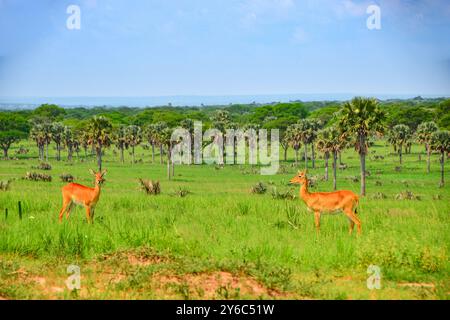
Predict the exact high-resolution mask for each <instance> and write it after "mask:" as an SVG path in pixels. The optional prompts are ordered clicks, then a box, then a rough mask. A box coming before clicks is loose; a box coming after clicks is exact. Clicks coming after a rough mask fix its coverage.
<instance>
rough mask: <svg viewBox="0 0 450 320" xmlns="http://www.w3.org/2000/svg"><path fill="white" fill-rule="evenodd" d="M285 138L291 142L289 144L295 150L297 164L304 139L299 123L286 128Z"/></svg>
mask: <svg viewBox="0 0 450 320" xmlns="http://www.w3.org/2000/svg"><path fill="white" fill-rule="evenodd" d="M285 139H286V141H288V142H289V145H290V146H291V147H292V149H294V151H295V165H297V164H298V150H299V149H300V148H301V146H302V140H301V137H300V134H299V129H298V125H297V124H292V125H290V126H289V127H287V129H286V133H285Z"/></svg>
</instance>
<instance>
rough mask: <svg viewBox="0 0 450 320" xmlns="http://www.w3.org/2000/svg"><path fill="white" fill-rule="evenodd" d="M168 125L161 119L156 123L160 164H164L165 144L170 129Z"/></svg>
mask: <svg viewBox="0 0 450 320" xmlns="http://www.w3.org/2000/svg"><path fill="white" fill-rule="evenodd" d="M168 128H169V127H168V125H167V123H165V122H164V121H160V122H158V123H156V125H155V129H156V132H157V134H156V142H157V144H158V146H159V162H160V164H163V155H164V145H165V142H166V138H167V137H166V136H165V134H167V130H166V129H168Z"/></svg>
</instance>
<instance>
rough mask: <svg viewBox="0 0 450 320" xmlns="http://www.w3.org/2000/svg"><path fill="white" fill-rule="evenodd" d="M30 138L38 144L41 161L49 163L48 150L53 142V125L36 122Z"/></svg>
mask: <svg viewBox="0 0 450 320" xmlns="http://www.w3.org/2000/svg"><path fill="white" fill-rule="evenodd" d="M30 138H31V139H32V140H34V141H35V142H36V145H37V147H38V150H39V160H41V161H43V160H44V158H45V161H48V148H49V145H50V141H51V140H52V125H51V124H50V123H49V122H36V123H34V124H33V127H32V128H31V131H30Z"/></svg>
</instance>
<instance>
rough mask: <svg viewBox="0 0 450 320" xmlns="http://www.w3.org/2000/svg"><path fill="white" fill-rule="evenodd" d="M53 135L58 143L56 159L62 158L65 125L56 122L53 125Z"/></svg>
mask: <svg viewBox="0 0 450 320" xmlns="http://www.w3.org/2000/svg"><path fill="white" fill-rule="evenodd" d="M51 137H52V139H53V141H54V142H55V143H56V160H57V161H60V160H61V146H62V144H63V142H64V125H62V124H61V123H59V122H55V123H53V124H52V126H51Z"/></svg>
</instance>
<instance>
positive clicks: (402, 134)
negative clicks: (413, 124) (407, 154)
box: [391, 124, 412, 164]
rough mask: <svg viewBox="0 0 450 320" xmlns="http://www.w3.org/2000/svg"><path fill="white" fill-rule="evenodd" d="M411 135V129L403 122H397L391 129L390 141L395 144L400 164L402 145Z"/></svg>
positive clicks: (404, 144)
mask: <svg viewBox="0 0 450 320" xmlns="http://www.w3.org/2000/svg"><path fill="white" fill-rule="evenodd" d="M411 137H412V134H411V130H410V129H409V127H408V126H406V125H404V124H398V125H396V126H394V127H393V128H392V130H391V142H392V143H394V144H395V145H396V146H397V149H398V156H399V160H400V164H402V150H403V146H406V144H407V143H408V141H409V140H410V139H411Z"/></svg>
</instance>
